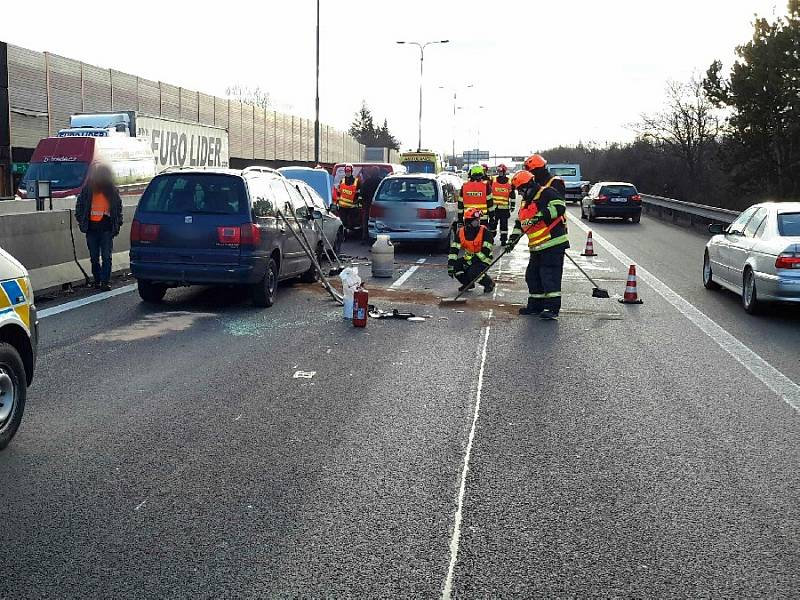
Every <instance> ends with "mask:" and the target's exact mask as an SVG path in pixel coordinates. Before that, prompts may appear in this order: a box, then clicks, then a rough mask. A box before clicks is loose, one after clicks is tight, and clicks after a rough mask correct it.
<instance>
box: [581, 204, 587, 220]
mask: <svg viewBox="0 0 800 600" xmlns="http://www.w3.org/2000/svg"><path fill="white" fill-rule="evenodd" d="M581 219H584V220H585V219H586V211H585V210H583V204H581Z"/></svg>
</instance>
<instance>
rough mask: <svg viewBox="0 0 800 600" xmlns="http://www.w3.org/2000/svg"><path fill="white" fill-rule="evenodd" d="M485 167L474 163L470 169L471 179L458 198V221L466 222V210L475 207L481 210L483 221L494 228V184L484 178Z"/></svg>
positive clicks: (460, 222) (465, 184)
mask: <svg viewBox="0 0 800 600" xmlns="http://www.w3.org/2000/svg"><path fill="white" fill-rule="evenodd" d="M484 177H485V174H484V172H483V167H482V166H480V165H474V166H473V167H472V168H470V170H469V181H467V182H465V183H464V185H462V186H461V193H460V194H459V198H458V222H459V224H463V223H464V211H465V210H466V209H468V208H474V209H476V210H479V211H480V212H481V215H482V216H481V222H482V223H483V224H484V225H488V226H489V227H490V228H491V229H494V204H493V202H492V184H491V182H489V181H486V179H485V178H484ZM492 237H494V236H492Z"/></svg>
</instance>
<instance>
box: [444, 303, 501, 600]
mask: <svg viewBox="0 0 800 600" xmlns="http://www.w3.org/2000/svg"><path fill="white" fill-rule="evenodd" d="M493 313H494V311H493V310H490V311H489V319H491V318H492V315H493ZM491 329H492V327H491V325H487V326H486V329H485V331H486V335H485V336H484V338H483V348H482V350H481V367H480V370H479V371H478V390H477V392H476V393H475V413H474V414H473V415H472V427H471V428H470V430H469V438H468V439H467V450H466V452H465V454H464V467H463V469H462V471H461V485H460V486H459V488H458V504H457V506H456V514H455V516H454V517H453V535H452V537H451V538H450V566H449V567H448V568H447V578H446V579H445V580H444V588H443V589H442V599H443V600H450V599H451V598H452V595H453V572H454V571H455V568H456V562H457V561H458V544H459V542H460V541H461V519H462V516H463V509H464V495H465V493H466V488H467V473H468V472H469V459H470V456H471V455H472V442H473V440H474V439H475V428H476V426H477V424H478V413H479V412H480V410H481V391H482V390H483V372H484V369H485V368H486V351H487V348H488V347H489V332H490V331H491Z"/></svg>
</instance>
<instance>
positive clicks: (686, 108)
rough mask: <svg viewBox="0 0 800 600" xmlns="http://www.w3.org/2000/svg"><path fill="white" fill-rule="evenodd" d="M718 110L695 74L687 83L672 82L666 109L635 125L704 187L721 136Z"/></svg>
mask: <svg viewBox="0 0 800 600" xmlns="http://www.w3.org/2000/svg"><path fill="white" fill-rule="evenodd" d="M720 127H721V125H720V119H719V116H718V114H717V110H716V109H715V107H714V105H713V104H712V102H711V100H709V98H708V96H706V93H705V91H704V89H703V82H702V80H701V79H699V78H698V77H697V76H696V75H693V76H692V77H691V79H689V81H687V82H679V81H670V82H668V83H667V88H666V102H665V105H664V110H663V111H661V112H658V113H655V114H650V115H642V117H641V121H640V122H639V123H636V124H635V125H634V126H633V129H634V131H636V132H637V133H638V134H639V135H640V136H641V137H642V138H644V139H645V140H648V141H650V142H653V143H655V144H657V145H660V146H662V147H663V148H664V149H665V150H667V151H668V152H669V153H670V154H673V155H674V156H676V157H677V158H679V159H681V160H682V161H683V162H684V163H685V165H686V169H687V171H688V175H689V177H690V178H691V179H692V180H696V181H697V182H698V183H699V184H700V185H702V175H703V172H704V170H705V162H706V154H707V152H708V150H709V148H710V146H711V145H712V144H713V142H714V141H715V140H716V139H717V136H718V135H719V133H720Z"/></svg>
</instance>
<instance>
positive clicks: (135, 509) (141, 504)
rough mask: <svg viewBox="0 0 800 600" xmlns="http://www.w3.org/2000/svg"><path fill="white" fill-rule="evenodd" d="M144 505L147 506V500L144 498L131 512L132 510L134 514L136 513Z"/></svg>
mask: <svg viewBox="0 0 800 600" xmlns="http://www.w3.org/2000/svg"><path fill="white" fill-rule="evenodd" d="M145 504H147V499H146V498H145V499H144V500H142V501H141V502H140V503H139V504H137V505H136V508H134V509H133V510H134V512H136V511H138V510H139V509H140V508H142V507H143V506H144V505H145Z"/></svg>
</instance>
